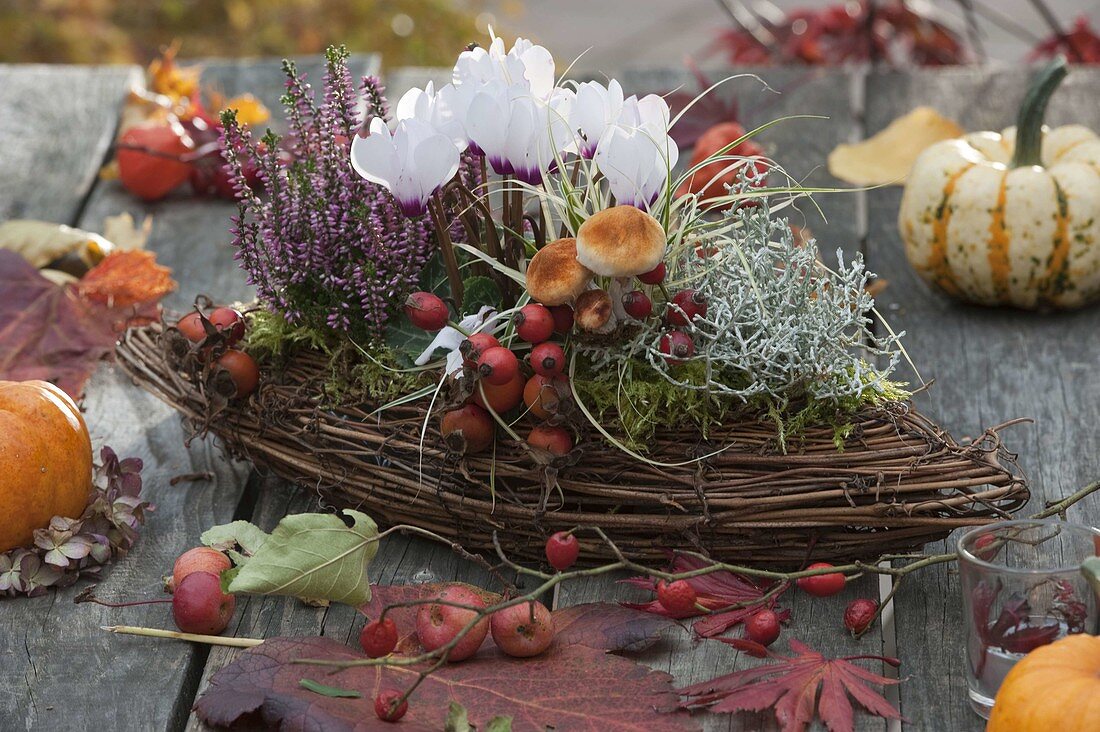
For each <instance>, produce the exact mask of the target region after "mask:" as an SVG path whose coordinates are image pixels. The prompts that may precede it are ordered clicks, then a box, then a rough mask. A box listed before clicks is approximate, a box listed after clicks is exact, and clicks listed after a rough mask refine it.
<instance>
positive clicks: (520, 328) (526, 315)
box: [515, 302, 554, 343]
mask: <svg viewBox="0 0 1100 732" xmlns="http://www.w3.org/2000/svg"><path fill="white" fill-rule="evenodd" d="M515 323H516V335H518V336H519V337H520V338H522V339H523V340H525V341H527V342H528V343H542V342H543V341H545V340H549V339H550V336H552V335H554V315H553V313H551V312H550V310H549V309H548V308H547V307H546V306H545V305H539V304H538V303H534V302H533V303H529V304H527V305H524V306H523V307H522V308H520V309H519V312H518V313H516V317H515Z"/></svg>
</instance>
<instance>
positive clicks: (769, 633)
mask: <svg viewBox="0 0 1100 732" xmlns="http://www.w3.org/2000/svg"><path fill="white" fill-rule="evenodd" d="M745 635H746V636H748V639H749V640H751V641H755V642H756V643H759V644H760V645H762V646H770V645H771V644H772V643H774V642H775V639H776V638H778V637H779V618H778V617H777V616H776V614H775V613H774V612H772V611H771V610H761V611H760V612H758V613H756V614H755V615H753V616H752V617H751V618H749V619H748V620H746V621H745Z"/></svg>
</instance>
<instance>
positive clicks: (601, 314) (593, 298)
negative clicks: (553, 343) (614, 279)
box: [573, 289, 615, 335]
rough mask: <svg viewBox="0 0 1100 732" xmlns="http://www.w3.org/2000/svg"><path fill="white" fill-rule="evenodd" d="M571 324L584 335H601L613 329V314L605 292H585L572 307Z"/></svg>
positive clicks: (609, 297)
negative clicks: (584, 333)
mask: <svg viewBox="0 0 1100 732" xmlns="http://www.w3.org/2000/svg"><path fill="white" fill-rule="evenodd" d="M573 322H574V324H576V326H577V327H578V328H580V329H581V330H583V331H585V332H586V333H597V334H600V335H603V334H605V333H610V332H611V331H613V330H614V329H615V312H614V308H613V307H612V305H611V296H610V295H608V294H607V291H606V290H600V289H596V290H587V291H585V292H582V293H581V294H580V296H578V297H577V303H576V305H574V306H573Z"/></svg>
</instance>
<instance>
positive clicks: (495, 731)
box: [485, 717, 512, 732]
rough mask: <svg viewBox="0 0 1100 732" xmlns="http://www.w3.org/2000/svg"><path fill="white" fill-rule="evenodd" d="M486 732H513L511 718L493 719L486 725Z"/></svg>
mask: <svg viewBox="0 0 1100 732" xmlns="http://www.w3.org/2000/svg"><path fill="white" fill-rule="evenodd" d="M485 732H512V718H511V717H493V718H492V719H490V720H489V724H487V725H485Z"/></svg>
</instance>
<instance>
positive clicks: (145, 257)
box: [80, 251, 176, 308]
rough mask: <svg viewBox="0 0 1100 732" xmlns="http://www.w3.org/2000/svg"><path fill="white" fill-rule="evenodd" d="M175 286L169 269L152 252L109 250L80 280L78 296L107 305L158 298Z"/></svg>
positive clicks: (132, 303)
mask: <svg viewBox="0 0 1100 732" xmlns="http://www.w3.org/2000/svg"><path fill="white" fill-rule="evenodd" d="M175 289H176V282H175V280H173V279H172V270H170V269H168V268H167V267H162V266H161V265H159V264H157V258H156V255H155V254H153V253H152V252H144V251H126V252H112V253H111V254H108V255H107V257H106V258H105V259H104V260H103V261H102V262H100V263H99V264H97V265H96V266H95V267H93V268H92V269H91V271H89V272H88V274H86V275H84V277H82V278H81V280H80V295H81V297H84V298H87V299H88V300H91V301H94V302H99V303H103V304H105V305H107V306H109V307H115V308H119V307H129V306H131V305H138V304H140V303H146V302H152V301H156V300H160V299H161V298H162V297H164V296H165V295H167V294H168V293H169V292H172V291H173V290H175Z"/></svg>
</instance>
